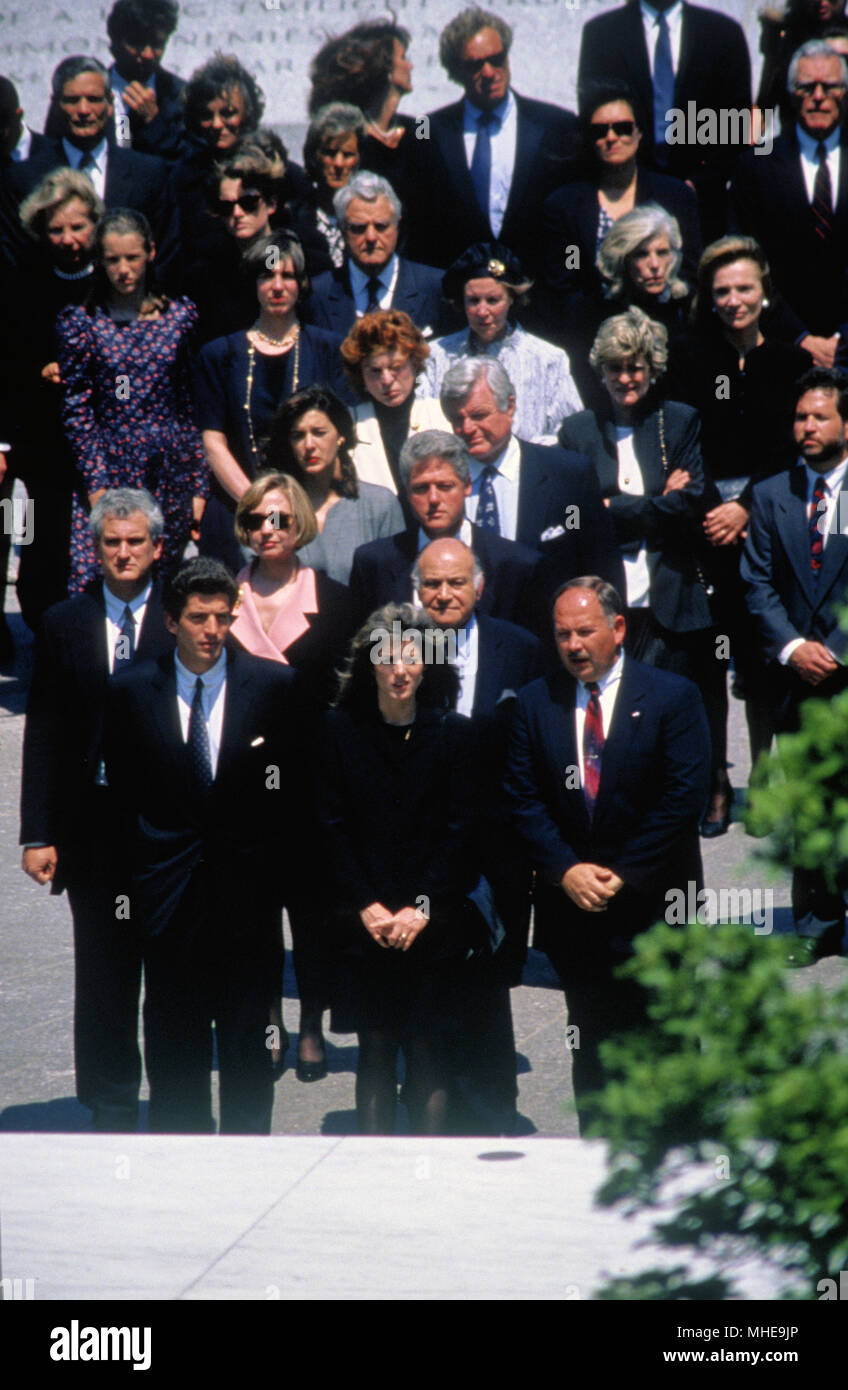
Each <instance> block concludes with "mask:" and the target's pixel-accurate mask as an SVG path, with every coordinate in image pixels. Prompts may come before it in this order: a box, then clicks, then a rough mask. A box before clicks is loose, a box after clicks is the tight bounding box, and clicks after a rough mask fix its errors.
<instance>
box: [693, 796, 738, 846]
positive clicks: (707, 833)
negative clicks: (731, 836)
mask: <svg viewBox="0 0 848 1390" xmlns="http://www.w3.org/2000/svg"><path fill="white" fill-rule="evenodd" d="M732 806H733V788H732V787H730V786H729V787H728V788H727V791H726V792H725V793H724V815H723V816H721V817H720V818H719V819H718V820H707V817H706V816H704V819H703V820H702V821H701V824H700V825H699V826H698V834H699V835H700V836H701V838H702V839H704V840H715V839H716V838H717V836H719V835H726V834H727V830H728V827H729V825H730V812H731V808H732Z"/></svg>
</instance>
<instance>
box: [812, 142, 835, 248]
mask: <svg viewBox="0 0 848 1390" xmlns="http://www.w3.org/2000/svg"><path fill="white" fill-rule="evenodd" d="M816 161H817V163H818V166H819V167H818V169H817V170H816V181H815V183H814V184H813V223H814V225H815V229H816V236H818V237H821V239H822V241H829V240H830V234H831V232H832V230H833V188H832V186H831V182H830V169H829V168H828V166H827V150H826V149H825V147H824V143H823V141H821V140H820V141H819V144H818V148H817V150H816Z"/></svg>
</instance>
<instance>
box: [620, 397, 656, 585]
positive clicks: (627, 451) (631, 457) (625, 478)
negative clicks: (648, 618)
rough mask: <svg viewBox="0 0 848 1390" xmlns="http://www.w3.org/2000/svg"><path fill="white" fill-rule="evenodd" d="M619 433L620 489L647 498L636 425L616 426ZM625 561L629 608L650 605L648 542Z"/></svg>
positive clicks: (633, 495)
mask: <svg viewBox="0 0 848 1390" xmlns="http://www.w3.org/2000/svg"><path fill="white" fill-rule="evenodd" d="M615 434H616V440H617V442H618V490H619V492H623V493H624V494H625V495H626V496H627V497H644V496H645V479H644V478H643V477H642V470H641V468H640V467H639V461H638V459H637V458H636V450H635V449H634V447H633V427H632V426H631V425H616V429H615ZM622 560H623V561H624V579H625V583H626V586H627V593H626V595H625V597H626V599H627V606H628V608H647V606H648V596H649V592H650V588H651V571H650V569H649V568H648V552H647V550H646V548H645V545H644V542H643V544H642V545H640V547H639V549H638V551H637V552H636V554H635V555H623V556H622Z"/></svg>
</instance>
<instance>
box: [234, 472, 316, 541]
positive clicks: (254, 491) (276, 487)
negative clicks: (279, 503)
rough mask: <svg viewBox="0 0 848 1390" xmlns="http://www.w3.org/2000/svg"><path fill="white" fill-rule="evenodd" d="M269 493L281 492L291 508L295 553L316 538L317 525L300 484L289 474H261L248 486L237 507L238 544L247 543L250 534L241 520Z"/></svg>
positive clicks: (309, 503)
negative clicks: (294, 528)
mask: <svg viewBox="0 0 848 1390" xmlns="http://www.w3.org/2000/svg"><path fill="white" fill-rule="evenodd" d="M269 492H281V493H282V494H283V496H284V497H285V499H286V501H287V502H288V504H289V506H290V507H291V509H292V516H293V517H294V524H295V527H296V528H297V544H296V546H295V550H300V548H301V546H303V545H308V544H309V542H310V541H314V539H315V537H316V536H317V535H318V522H317V521H316V520H315V513H314V511H313V510H312V503H311V502H310V500H309V498H308V497H307V495H306V493H305V492H304V490H303V488H302V487H301V486H300V483H298V482H296V481H295V479H294V478H292V477H290V476H289V474H288V473H262V474H260V476H259V477H258V478H257V479H256V481H255V482H253V483H251V485H250V487H249V488H248V489H247V492H246V493H245V494H244V496H243V497H242V499H241V501H240V502H239V504H238V506H237V507H236V536H237V538H238V540H239V541H240V542H241V544H242V545H249V544H250V532H249V531H248V529H247V527H246V526H245V524H244V518H245V517H246V516H247V514H248V512H252V511H254V510H255V509H256V507H258V506H259V503H260V502H261V501H262V499H263V497H267V496H268V493H269Z"/></svg>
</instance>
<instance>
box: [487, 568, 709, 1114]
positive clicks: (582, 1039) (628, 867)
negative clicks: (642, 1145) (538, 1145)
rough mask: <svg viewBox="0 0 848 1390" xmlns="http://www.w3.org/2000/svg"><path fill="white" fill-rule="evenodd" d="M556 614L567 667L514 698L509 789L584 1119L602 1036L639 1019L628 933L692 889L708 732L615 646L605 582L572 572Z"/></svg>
mask: <svg viewBox="0 0 848 1390" xmlns="http://www.w3.org/2000/svg"><path fill="white" fill-rule="evenodd" d="M553 620H554V637H555V640H556V644H557V649H558V651H559V656H560V660H561V662H562V667H563V669H562V670H560V671H558V672H557V673H556V674H554V675H551V676H545V677H543V678H542V679H541V680H538V681H534V682H533V684H532V685H529V686H527V687H526V688H525V689H524V690H523V691H522V692H521V694H520V695H519V697H518V709H517V712H516V716H515V720H514V722H513V727H512V735H511V740H510V749H509V761H508V769H507V778H506V790H507V796H508V798H509V800H510V801H511V803H512V812H513V818H514V825H515V828H516V830H517V831H518V833H519V834H520V835H521V837H522V839H523V841H524V845H525V847H526V849H527V852H528V854H529V856H530V858H531V860H532V862H533V864H534V866H535V868H536V874H537V888H536V930H535V938H534V940H535V945H536V946H538V947H540V948H541V949H543V950H545V951H547V953H548V955H549V957H550V959H551V962H552V964H553V966H554V968H555V970H556V971H557V974H558V975H559V977H560V980H561V982H562V986H563V989H564V990H565V998H566V1003H567V1005H568V1019H569V1025H570V1026H571V1027H576V1029H577V1030H578V1031H577V1033H576V1034H575V1035H573V1037H574V1044H575V1045H574V1050H573V1053H572V1059H573V1068H572V1076H573V1083H574V1093H575V1097H576V1100H577V1106H578V1114H579V1115H580V1118H581V1124H582V1123H584V1122H585V1118H586V1108H585V1105H584V1101H585V1097H586V1096H587V1095H588V1094H589V1093H591V1092H593V1091H596V1090H597V1089H599V1088H600V1087H601V1086H603V1084H604V1079H605V1078H604V1071H603V1067H602V1065H601V1061H600V1057H599V1052H598V1049H599V1045H600V1043H601V1042H603V1040H604V1039H605V1038H608V1037H610V1036H611V1035H612V1034H613V1033H614V1032H616V1031H618V1030H626V1029H627V1028H630V1027H640V1026H644V1024H645V1022H646V1018H645V1011H644V997H643V994H642V992H641V990H640V989H639V988H637V987H636V986H635V985H634V984H633V983H632V982H630V981H627V982H623V981H620V980H617V979H616V978H615V975H614V971H615V970H616V968H617V966H618V965H619V964H621V963H622V962H623V961H624V960H626V959H627V957H628V956H629V955H630V954H631V952H632V941H633V937H634V936H635V935H636V934H637V933H638V932H641V931H645V930H646V929H647V928H648V927H650V926H651V925H652V924H653V923H654V922H657V921H661V920H664V919H665V918H666V913H667V908H668V905H669V902H670V901H672V899H671V898H670V896H669V895H670V892H671V890H674V889H682V890H683V891H684V892H686V891H687V890H689V888H690V885H694V887H693V889H692V891H697V890H698V889H699V888H700V886H701V880H702V869H701V851H700V845H699V840H698V822H699V820H700V817H701V816H702V815H703V812H704V807H705V806H706V802H707V795H708V791H709V772H710V736H709V730H708V727H707V720H706V715H705V713H704V707H703V704H702V702H701V697H700V695H699V693H698V691H697V689H696V687H695V686H694V685H692V684H691V682H690V681H687V680H684V679H683V678H682V677H680V676H675V675H672V674H670V673H669V672H667V671H659V670H656V669H654V668H653V667H648V666H643V665H642V663H641V662H638V661H634V660H633V659H632V658H631V657H628V656H625V655H624V653H623V650H622V649H623V644H624V637H625V620H624V616H623V605H622V602H621V598H620V596H619V594H618V593H617V592H616V590H615V589H614V588H613V587H612V585H610V584H606V583H605V582H604V581H603V580H602V579H599V578H598V577H597V576H588V577H585V576H584V577H582V578H579V579H573V580H571V581H569V583H567V584H566V585H565V586H564V587H563V588H562V589H561V590H560V592H559V593H558V595H557V596H556V597H555V600H554V605H553Z"/></svg>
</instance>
